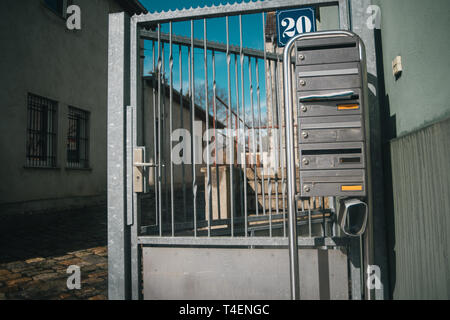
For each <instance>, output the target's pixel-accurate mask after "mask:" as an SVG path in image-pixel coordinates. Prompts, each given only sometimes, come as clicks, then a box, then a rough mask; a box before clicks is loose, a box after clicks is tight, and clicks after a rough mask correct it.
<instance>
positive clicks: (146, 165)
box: [133, 162, 165, 168]
mask: <svg viewBox="0 0 450 320" xmlns="http://www.w3.org/2000/svg"><path fill="white" fill-rule="evenodd" d="M133 165H134V166H135V167H152V168H156V167H157V166H158V165H157V164H155V163H148V162H135V163H134V164H133ZM161 167H165V165H164V164H162V165H161Z"/></svg>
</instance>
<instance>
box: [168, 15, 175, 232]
mask: <svg viewBox="0 0 450 320" xmlns="http://www.w3.org/2000/svg"><path fill="white" fill-rule="evenodd" d="M169 46H170V51H169V69H170V92H169V135H172V132H173V46H172V22H170V23H169ZM169 152H170V214H171V222H172V225H171V228H172V237H174V236H175V212H174V209H175V208H174V200H173V197H174V192H173V161H172V139H171V138H170V137H169Z"/></svg>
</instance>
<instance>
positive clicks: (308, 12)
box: [277, 8, 316, 47]
mask: <svg viewBox="0 0 450 320" xmlns="http://www.w3.org/2000/svg"><path fill="white" fill-rule="evenodd" d="M315 31H316V14H315V11H314V9H312V8H302V9H292V10H282V11H277V34H278V46H279V47H284V46H285V45H286V44H287V43H288V42H289V40H290V39H291V38H293V37H295V36H296V35H298V34H302V33H307V32H315Z"/></svg>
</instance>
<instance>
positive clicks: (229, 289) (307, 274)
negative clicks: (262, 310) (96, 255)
mask: <svg viewBox="0 0 450 320" xmlns="http://www.w3.org/2000/svg"><path fill="white" fill-rule="evenodd" d="M299 261H300V291H301V292H300V294H301V298H302V299H303V300H311V299H313V300H317V299H332V300H345V299H348V293H349V290H348V275H347V255H346V254H345V253H343V252H342V251H340V250H318V249H301V250H299ZM288 262H289V258H288V251H287V250H286V249H211V248H195V249H194V248H179V247H178V248H161V247H144V248H143V265H144V268H143V279H144V288H143V290H144V299H146V300H165V299H175V300H178V299H186V298H189V299H192V300H211V299H212V300H216V299H231V300H283V299H285V300H287V299H290V291H289V265H288Z"/></svg>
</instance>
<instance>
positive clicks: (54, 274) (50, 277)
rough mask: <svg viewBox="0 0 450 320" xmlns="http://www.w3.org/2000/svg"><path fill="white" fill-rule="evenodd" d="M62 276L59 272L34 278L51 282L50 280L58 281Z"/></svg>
mask: <svg viewBox="0 0 450 320" xmlns="http://www.w3.org/2000/svg"><path fill="white" fill-rule="evenodd" d="M60 276H61V275H60V274H58V273H57V272H52V273H41V274H38V275H36V276H34V277H33V280H34V281H36V280H49V279H56V278H58V277H60Z"/></svg>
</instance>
